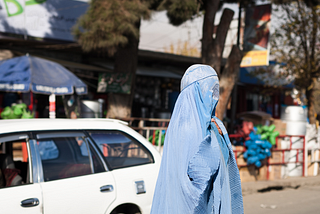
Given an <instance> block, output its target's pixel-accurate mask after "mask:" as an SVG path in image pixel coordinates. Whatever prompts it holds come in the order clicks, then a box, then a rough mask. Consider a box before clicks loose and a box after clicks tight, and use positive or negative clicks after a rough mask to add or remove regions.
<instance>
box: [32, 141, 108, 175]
mask: <svg viewBox="0 0 320 214" xmlns="http://www.w3.org/2000/svg"><path fill="white" fill-rule="evenodd" d="M37 144H38V147H39V151H40V156H41V161H42V167H43V174H44V180H45V181H53V180H58V179H64V178H71V177H76V176H83V175H88V174H92V173H98V172H103V171H105V169H104V167H103V165H102V163H101V160H99V158H98V156H97V154H96V153H95V151H94V150H93V149H92V147H91V146H90V145H88V143H87V142H86V141H85V140H84V139H83V138H81V137H56V138H55V137H51V138H46V139H38V141H37Z"/></svg>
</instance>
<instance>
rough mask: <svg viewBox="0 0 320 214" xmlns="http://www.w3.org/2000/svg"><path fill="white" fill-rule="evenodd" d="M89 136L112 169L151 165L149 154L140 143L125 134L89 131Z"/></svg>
mask: <svg viewBox="0 0 320 214" xmlns="http://www.w3.org/2000/svg"><path fill="white" fill-rule="evenodd" d="M89 134H90V136H91V138H92V139H93V140H94V141H95V143H96V144H97V145H98V147H99V149H100V151H101V153H102V154H103V156H104V158H105V160H106V162H107V163H108V165H109V166H110V167H111V168H112V169H117V168H122V167H128V166H136V165H141V164H148V163H153V157H152V155H151V153H150V152H149V151H148V150H147V149H146V148H145V147H144V146H143V145H142V144H141V143H140V142H138V141H137V140H135V139H134V138H132V137H130V136H128V135H126V134H125V133H122V132H120V131H91V132H89Z"/></svg>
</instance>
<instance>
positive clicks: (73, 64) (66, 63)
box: [33, 54, 113, 73]
mask: <svg viewBox="0 0 320 214" xmlns="http://www.w3.org/2000/svg"><path fill="white" fill-rule="evenodd" d="M33 56H37V57H40V58H43V59H47V60H51V61H53V62H56V63H59V64H60V65H63V66H65V67H69V68H78V69H82V70H89V71H99V72H107V73H109V72H113V71H112V70H110V69H106V68H101V67H98V66H94V65H87V64H83V63H78V62H70V61H66V60H61V59H55V58H50V57H44V56H39V55H34V54H33Z"/></svg>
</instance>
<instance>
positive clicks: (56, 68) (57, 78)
mask: <svg viewBox="0 0 320 214" xmlns="http://www.w3.org/2000/svg"><path fill="white" fill-rule="evenodd" d="M74 88H75V91H76V93H77V94H79V95H81V94H87V90H88V89H87V85H86V84H85V83H83V82H82V81H81V80H80V79H79V78H78V77H77V76H76V75H74V74H73V73H71V72H70V71H69V70H67V69H66V68H65V67H63V66H62V65H60V64H58V63H55V62H52V61H49V60H45V59H41V58H38V57H33V56H20V57H15V58H11V59H8V60H3V61H0V90H2V91H11V92H29V91H30V90H31V91H32V92H33V93H38V94H48V95H50V94H55V95H67V94H73V93H74Z"/></svg>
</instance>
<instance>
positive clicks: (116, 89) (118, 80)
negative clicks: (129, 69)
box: [97, 73, 132, 94]
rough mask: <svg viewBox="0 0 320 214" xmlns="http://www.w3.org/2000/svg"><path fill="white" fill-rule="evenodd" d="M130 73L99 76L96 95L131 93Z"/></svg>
mask: <svg viewBox="0 0 320 214" xmlns="http://www.w3.org/2000/svg"><path fill="white" fill-rule="evenodd" d="M131 78H132V75H131V73H103V74H100V75H99V81H98V88H97V92H98V93H105V92H112V93H122V94H130V93H131Z"/></svg>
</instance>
